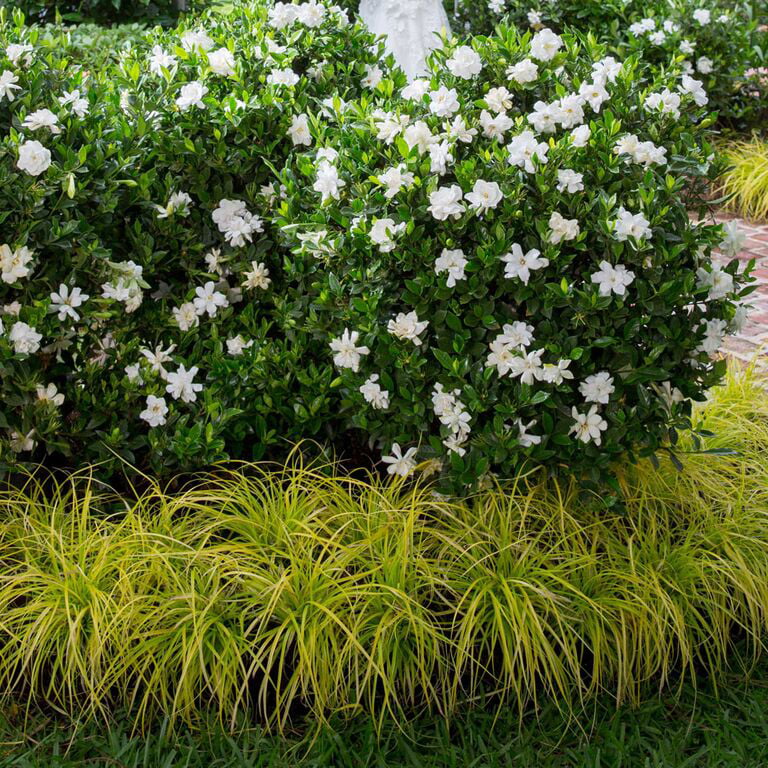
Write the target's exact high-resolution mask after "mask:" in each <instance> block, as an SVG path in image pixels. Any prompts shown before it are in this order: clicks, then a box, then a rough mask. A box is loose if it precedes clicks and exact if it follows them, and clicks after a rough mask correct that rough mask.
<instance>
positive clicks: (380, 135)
mask: <svg viewBox="0 0 768 768" xmlns="http://www.w3.org/2000/svg"><path fill="white" fill-rule="evenodd" d="M373 119H374V126H375V127H376V131H377V133H376V138H377V139H378V140H379V141H383V142H386V143H387V144H392V143H393V142H394V140H395V139H396V138H397V137H398V136H399V135H400V134H401V133H403V131H404V130H405V128H406V126H407V125H408V123H409V122H410V119H411V118H410V117H409V116H408V115H396V114H394V112H384V111H383V110H381V109H377V110H376V112H375V113H374V116H373ZM422 125H424V123H422ZM427 131H429V128H427ZM431 135H432V134H431V133H430V136H431Z"/></svg>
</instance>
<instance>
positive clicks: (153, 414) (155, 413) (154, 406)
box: [139, 395, 168, 427]
mask: <svg viewBox="0 0 768 768" xmlns="http://www.w3.org/2000/svg"><path fill="white" fill-rule="evenodd" d="M167 415H168V406H167V405H166V404H165V398H164V397H156V396H155V395H148V396H147V407H146V408H145V409H144V410H143V411H142V412H141V413H140V414H139V418H140V419H143V420H144V421H146V422H147V424H149V426H150V427H160V426H162V425H163V424H165V417H166V416H167Z"/></svg>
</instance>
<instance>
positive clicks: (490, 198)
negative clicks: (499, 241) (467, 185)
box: [466, 179, 504, 216]
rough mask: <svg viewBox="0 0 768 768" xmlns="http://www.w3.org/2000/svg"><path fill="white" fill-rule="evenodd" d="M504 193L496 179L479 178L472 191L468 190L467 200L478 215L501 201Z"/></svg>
mask: <svg viewBox="0 0 768 768" xmlns="http://www.w3.org/2000/svg"><path fill="white" fill-rule="evenodd" d="M503 197H504V195H503V194H502V192H501V187H500V186H499V185H498V184H497V183H496V182H495V181H483V180H482V179H478V180H477V181H476V182H475V186H474V187H473V188H472V191H471V192H467V196H466V199H467V202H468V203H469V205H470V207H471V208H472V210H474V211H475V212H476V213H477V215H478V216H482V215H483V214H484V213H487V212H488V211H489V210H491V209H492V208H496V206H497V205H498V204H499V203H500V202H501V200H502V198H503Z"/></svg>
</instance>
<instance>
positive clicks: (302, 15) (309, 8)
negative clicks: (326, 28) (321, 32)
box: [296, 0, 326, 28]
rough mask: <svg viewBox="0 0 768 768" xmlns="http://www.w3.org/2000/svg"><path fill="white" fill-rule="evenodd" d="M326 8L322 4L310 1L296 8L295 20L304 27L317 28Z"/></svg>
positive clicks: (321, 21) (313, 0)
mask: <svg viewBox="0 0 768 768" xmlns="http://www.w3.org/2000/svg"><path fill="white" fill-rule="evenodd" d="M325 13H326V8H325V6H324V5H323V4H322V3H317V2H315V0H311V1H310V2H308V3H301V4H300V5H297V6H296V18H297V19H298V20H299V21H300V22H301V23H302V24H304V26H306V27H310V28H315V27H319V26H320V25H321V24H322V23H323V20H324V19H325Z"/></svg>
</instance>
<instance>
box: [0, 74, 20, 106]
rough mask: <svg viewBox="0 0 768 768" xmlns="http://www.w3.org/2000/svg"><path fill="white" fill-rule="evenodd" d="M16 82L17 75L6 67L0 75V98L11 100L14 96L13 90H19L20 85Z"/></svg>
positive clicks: (17, 79) (17, 80)
mask: <svg viewBox="0 0 768 768" xmlns="http://www.w3.org/2000/svg"><path fill="white" fill-rule="evenodd" d="M18 82H19V78H18V75H16V74H14V73H13V72H11V71H10V70H8V69H6V70H5V71H4V72H3V74H2V75H0V100H2V99H8V101H13V100H14V99H15V98H16V94H15V93H14V91H20V90H21V86H20V85H16V83H18Z"/></svg>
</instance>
